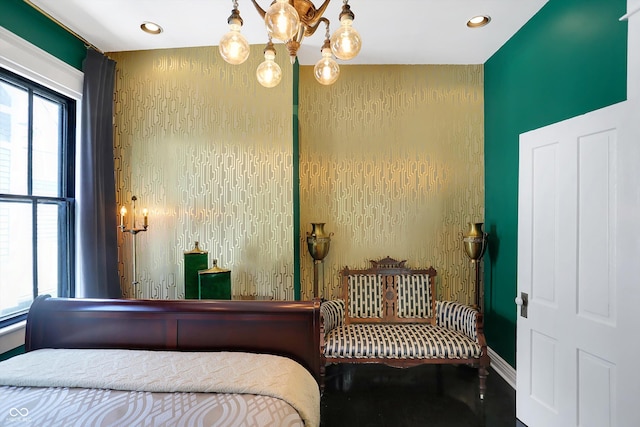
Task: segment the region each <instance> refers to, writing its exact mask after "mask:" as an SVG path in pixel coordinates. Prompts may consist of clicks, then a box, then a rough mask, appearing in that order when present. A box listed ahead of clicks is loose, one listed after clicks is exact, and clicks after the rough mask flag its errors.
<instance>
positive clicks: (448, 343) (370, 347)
mask: <svg viewBox="0 0 640 427" xmlns="http://www.w3.org/2000/svg"><path fill="white" fill-rule="evenodd" d="M480 353H481V349H480V346H479V345H478V343H476V342H474V341H473V340H471V339H469V337H467V336H466V335H464V334H462V333H460V332H457V331H454V330H451V329H446V328H441V327H438V326H435V325H431V324H426V323H425V324H375V325H374V324H350V325H346V326H344V327H341V328H337V329H334V330H332V331H331V332H329V333H328V334H327V336H326V337H325V350H324V355H325V357H336V358H392V359H407V358H409V359H433V358H438V359H468V358H478V357H480Z"/></svg>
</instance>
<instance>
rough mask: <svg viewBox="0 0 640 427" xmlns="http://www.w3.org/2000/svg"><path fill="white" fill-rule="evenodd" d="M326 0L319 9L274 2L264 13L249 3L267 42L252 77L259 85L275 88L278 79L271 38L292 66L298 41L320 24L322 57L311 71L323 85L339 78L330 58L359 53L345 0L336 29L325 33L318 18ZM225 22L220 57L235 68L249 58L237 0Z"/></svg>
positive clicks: (287, 0) (296, 1) (291, 0)
mask: <svg viewBox="0 0 640 427" xmlns="http://www.w3.org/2000/svg"><path fill="white" fill-rule="evenodd" d="M330 1H331V0H325V1H324V2H323V3H322V5H321V6H320V7H318V8H316V7H315V6H314V5H313V3H312V2H311V1H309V0H274V1H273V3H271V6H270V7H269V8H268V9H267V10H266V11H265V10H264V9H262V7H260V5H259V4H258V3H257V1H256V0H251V2H252V3H253V5H254V6H255V8H256V10H257V11H258V13H259V14H260V16H262V18H263V19H264V23H265V26H266V30H267V36H268V40H269V41H268V43H267V46H266V47H265V49H264V62H262V63H261V64H260V65H259V66H258V69H257V70H256V77H257V78H258V81H259V82H260V84H261V85H262V86H264V87H274V86H277V85H278V83H280V79H281V78H282V70H281V69H280V66H279V65H278V64H277V63H276V62H275V57H276V50H275V48H274V46H273V41H272V40H273V39H276V40H280V41H282V42H284V44H285V45H286V47H287V50H288V51H289V59H290V61H291V63H292V64H293V63H294V62H295V60H296V57H297V55H298V49H299V48H300V45H301V44H302V40H303V39H304V38H305V37H310V36H312V35H313V34H314V33H315V32H316V30H317V29H318V27H320V25H321V24H324V25H325V27H326V32H325V40H324V44H323V45H322V49H321V55H322V57H321V58H320V60H319V61H318V62H317V63H316V65H315V67H314V69H313V74H314V76H315V78H316V80H318V82H320V83H321V84H323V85H330V84H333V83H334V82H335V81H336V80H337V79H338V76H339V75H340V67H339V66H338V63H337V62H336V61H335V59H334V58H333V57H334V56H335V57H336V58H339V59H343V60H349V59H352V58H354V57H355V56H356V55H357V54H358V52H360V47H361V46H362V40H361V39H360V35H359V34H358V32H357V31H356V30H355V29H354V28H353V26H352V24H353V19H354V15H353V12H351V8H350V7H349V1H348V0H343V4H342V12H341V13H340V16H339V19H340V28H339V29H338V30H336V32H335V33H333V35H331V33H330V31H329V20H328V19H327V18H325V17H323V16H322V15H323V14H324V12H325V10H326V9H327V6H328V5H329V2H330ZM227 22H228V23H229V32H228V33H227V34H225V35H224V36H223V37H222V39H221V40H220V45H219V50H220V55H222V58H223V59H224V60H225V61H227V62H228V63H229V64H233V65H239V64H242V63H243V62H244V61H246V60H247V58H248V57H249V42H248V41H247V39H246V38H245V37H244V36H243V35H242V33H241V32H240V29H241V27H242V18H241V17H240V11H239V10H238V0H233V10H232V11H231V16H229V19H228V20H227Z"/></svg>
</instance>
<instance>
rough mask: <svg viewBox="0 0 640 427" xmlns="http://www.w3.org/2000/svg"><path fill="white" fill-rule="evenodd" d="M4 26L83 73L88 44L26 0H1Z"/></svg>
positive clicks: (0, 16)
mask: <svg viewBox="0 0 640 427" xmlns="http://www.w3.org/2000/svg"><path fill="white" fill-rule="evenodd" d="M0 26H2V27H4V28H6V29H7V30H9V31H11V32H12V33H13V34H15V35H17V36H20V37H21V38H23V39H25V40H27V41H28V42H30V43H31V44H34V45H36V46H38V47H39V48H40V49H42V50H44V51H46V52H48V53H50V54H51V55H53V56H55V57H57V58H59V59H61V60H62V61H64V62H66V63H67V64H69V65H71V66H72V67H74V68H77V69H78V70H82V61H84V58H85V56H86V55H87V48H86V47H85V46H84V43H83V42H82V41H80V40H79V39H78V38H77V37H75V36H74V35H73V34H71V33H69V32H68V31H67V30H65V29H64V28H62V27H60V26H59V25H58V24H56V23H55V22H53V21H51V20H50V19H49V18H47V17H45V16H44V15H42V14H41V13H39V12H38V11H37V10H35V9H34V8H33V7H31V6H29V5H28V4H27V3H25V2H24V0H0Z"/></svg>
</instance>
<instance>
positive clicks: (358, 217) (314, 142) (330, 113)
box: [300, 65, 484, 303]
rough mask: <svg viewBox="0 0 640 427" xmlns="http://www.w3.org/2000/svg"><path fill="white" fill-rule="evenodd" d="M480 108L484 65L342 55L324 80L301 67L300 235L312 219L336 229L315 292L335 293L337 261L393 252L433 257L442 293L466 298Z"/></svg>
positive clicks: (307, 263) (307, 283) (480, 183)
mask: <svg viewBox="0 0 640 427" xmlns="http://www.w3.org/2000/svg"><path fill="white" fill-rule="evenodd" d="M483 108H484V98H483V68H482V66H481V65H468V66H460V65H431V66H410V65H403V66H357V65H352V66H342V67H341V74H340V78H339V80H338V81H337V82H336V83H335V84H334V85H333V86H330V87H323V86H320V85H318V84H317V83H316V82H315V80H314V77H313V75H312V67H301V71H300V181H301V184H300V187H301V189H300V205H301V208H300V211H301V213H300V221H301V226H302V227H303V231H304V232H303V233H301V234H302V240H303V242H301V243H303V244H305V245H306V240H305V238H306V235H305V233H306V232H307V231H310V230H311V225H310V224H311V223H313V222H324V223H326V225H325V231H331V232H334V236H333V237H332V239H331V248H330V250H329V254H328V255H327V257H326V258H325V260H324V267H323V269H320V279H321V280H320V287H321V288H322V283H323V281H322V272H323V270H324V276H325V278H324V286H325V289H324V293H322V292H321V294H322V295H324V296H325V297H326V298H331V297H338V296H339V295H340V294H341V292H340V281H339V271H340V270H341V269H342V268H343V267H344V266H349V267H350V268H366V267H368V266H369V262H368V260H370V259H378V258H382V257H385V256H391V257H392V258H396V259H406V260H407V265H409V266H411V267H429V266H433V267H435V268H436V270H437V271H438V279H437V284H438V289H439V297H441V298H446V299H453V300H457V301H461V302H466V303H472V302H473V301H474V291H473V286H472V285H473V278H474V277H475V276H474V273H473V271H472V269H471V265H470V262H469V261H468V259H467V258H466V255H464V252H463V249H462V242H461V238H460V233H461V232H463V231H465V230H466V228H467V223H468V222H482V221H483V219H484V160H483V158H484V152H483V146H484V137H483V135H484V118H483ZM301 254H302V262H301V267H302V295H303V297H309V296H311V294H312V286H313V260H312V258H311V256H310V255H309V253H308V251H307V250H306V249H305V250H303V251H301Z"/></svg>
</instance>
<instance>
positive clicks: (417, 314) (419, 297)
mask: <svg viewBox="0 0 640 427" xmlns="http://www.w3.org/2000/svg"><path fill="white" fill-rule="evenodd" d="M397 280H398V313H397V316H398V317H400V318H411V319H415V318H421V319H427V318H429V317H432V314H431V292H430V287H429V275H428V274H400V275H398V276H397Z"/></svg>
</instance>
